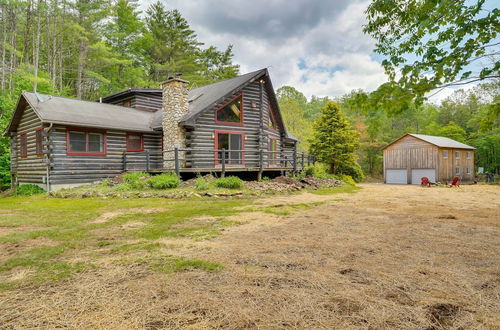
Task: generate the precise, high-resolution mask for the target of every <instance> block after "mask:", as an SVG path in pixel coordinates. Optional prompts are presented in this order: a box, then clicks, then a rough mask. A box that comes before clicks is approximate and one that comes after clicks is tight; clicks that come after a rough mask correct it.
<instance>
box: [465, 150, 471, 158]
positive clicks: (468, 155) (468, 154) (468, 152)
mask: <svg viewBox="0 0 500 330" xmlns="http://www.w3.org/2000/svg"><path fill="white" fill-rule="evenodd" d="M465 155H466V157H467V159H470V156H471V152H470V151H467V153H466V154H465Z"/></svg>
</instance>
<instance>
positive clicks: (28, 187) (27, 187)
mask: <svg viewBox="0 0 500 330" xmlns="http://www.w3.org/2000/svg"><path fill="white" fill-rule="evenodd" d="M44 192H45V190H43V189H42V188H40V187H39V186H37V185H36V184H23V185H20V186H19V187H17V189H16V194H17V195H20V196H31V195H38V194H43V193H44Z"/></svg>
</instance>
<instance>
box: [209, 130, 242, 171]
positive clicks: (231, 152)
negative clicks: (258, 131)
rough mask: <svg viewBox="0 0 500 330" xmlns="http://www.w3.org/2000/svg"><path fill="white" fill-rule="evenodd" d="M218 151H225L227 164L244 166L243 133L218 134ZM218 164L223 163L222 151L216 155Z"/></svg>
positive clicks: (220, 132) (221, 132) (222, 132)
mask: <svg viewBox="0 0 500 330" xmlns="http://www.w3.org/2000/svg"><path fill="white" fill-rule="evenodd" d="M216 139H217V140H216V147H217V148H216V149H217V150H222V149H225V154H224V159H225V163H226V164H229V165H242V164H243V158H244V154H243V133H241V132H224V131H219V132H216ZM216 157H217V159H216V163H217V164H220V163H221V162H222V158H223V155H222V151H217V153H216Z"/></svg>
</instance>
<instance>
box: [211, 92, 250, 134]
mask: <svg viewBox="0 0 500 330" xmlns="http://www.w3.org/2000/svg"><path fill="white" fill-rule="evenodd" d="M238 98H240V102H241V116H240V122H239V123H232V122H229V121H219V120H217V112H219V111H220V110H222V109H224V107H225V106H226V105H228V104H230V103H231V102H233V101H234V100H236V99H238ZM243 108H244V106H243V93H240V94H238V95H236V96H235V97H233V98H232V99H230V100H229V101H227V102H226V103H224V104H223V105H222V106H220V107H219V108H218V109H217V110H215V111H214V114H215V118H214V119H215V123H216V124H221V125H233V126H243V123H244V111H243Z"/></svg>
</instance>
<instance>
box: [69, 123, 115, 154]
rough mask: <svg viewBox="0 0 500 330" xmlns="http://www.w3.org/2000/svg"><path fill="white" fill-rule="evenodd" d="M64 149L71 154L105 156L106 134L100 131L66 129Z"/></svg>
mask: <svg viewBox="0 0 500 330" xmlns="http://www.w3.org/2000/svg"><path fill="white" fill-rule="evenodd" d="M66 149H67V150H66V153H67V154H68V155H73V156H105V155H106V135H105V134H104V132H102V131H93V130H92V131H91V130H82V129H68V130H67V131H66Z"/></svg>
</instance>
